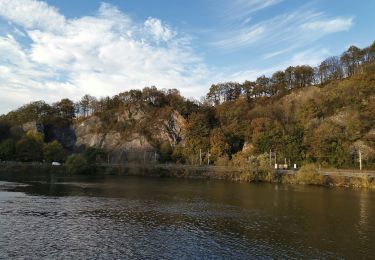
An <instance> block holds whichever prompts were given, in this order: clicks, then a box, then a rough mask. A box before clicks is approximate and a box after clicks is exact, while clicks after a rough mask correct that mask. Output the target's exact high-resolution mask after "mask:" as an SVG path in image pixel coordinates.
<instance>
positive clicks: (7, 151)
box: [0, 139, 16, 161]
mask: <svg viewBox="0 0 375 260" xmlns="http://www.w3.org/2000/svg"><path fill="white" fill-rule="evenodd" d="M15 154H16V143H15V141H14V140H13V139H6V140H4V141H3V142H2V143H1V144H0V160H1V161H10V160H14V159H15Z"/></svg>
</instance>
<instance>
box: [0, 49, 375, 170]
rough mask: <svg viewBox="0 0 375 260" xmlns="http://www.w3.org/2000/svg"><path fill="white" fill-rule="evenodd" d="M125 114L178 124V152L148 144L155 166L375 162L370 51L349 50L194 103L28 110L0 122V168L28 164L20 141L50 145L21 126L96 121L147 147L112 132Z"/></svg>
mask: <svg viewBox="0 0 375 260" xmlns="http://www.w3.org/2000/svg"><path fill="white" fill-rule="evenodd" d="M130 107H132V108H137V109H141V110H142V111H144V112H145V113H146V114H147V113H148V114H150V115H152V116H150V119H149V120H150V122H149V123H150V124H152V123H153V122H152V120H154V121H155V122H156V121H157V120H159V119H160V117H161V116H162V115H164V114H167V113H170V112H171V111H177V112H178V113H179V114H181V115H182V116H183V117H184V118H185V120H186V124H185V125H184V139H183V140H181V142H179V143H165V142H155V140H153V142H152V143H154V144H155V148H156V149H157V150H158V151H159V154H161V155H162V156H160V158H161V160H162V161H173V162H180V163H189V164H199V163H210V164H217V165H228V164H231V165H244V164H252V165H254V164H257V165H261V164H268V165H269V164H270V163H274V162H280V163H281V162H282V163H285V162H287V163H289V162H290V163H297V164H299V165H301V164H304V163H307V162H317V163H321V164H324V165H327V166H332V167H356V166H357V165H358V159H359V158H358V157H359V156H361V159H362V160H363V163H364V165H365V166H366V167H371V166H372V164H373V163H374V162H375V161H374V159H375V145H374V144H375V42H374V43H373V44H372V45H371V46H369V47H367V48H363V49H360V48H358V47H355V46H351V47H350V48H349V49H348V50H347V51H345V52H344V53H343V54H342V55H340V56H338V57H330V58H327V59H326V60H324V61H323V62H322V63H321V64H320V65H319V66H317V67H311V66H308V65H302V66H295V67H288V68H286V69H285V70H284V71H277V72H275V73H274V74H273V75H272V76H270V77H267V76H264V75H263V76H260V77H259V78H257V79H256V80H255V81H245V82H243V83H242V84H241V83H236V82H226V83H218V84H214V85H212V86H211V87H210V90H209V92H208V93H207V95H206V98H205V99H204V100H201V101H196V100H189V99H186V98H184V97H182V96H181V95H180V93H179V91H178V90H176V89H169V90H159V89H157V88H156V87H146V88H144V89H143V90H130V91H125V92H123V93H120V94H118V95H115V96H113V97H104V98H100V99H97V98H95V97H92V96H90V95H85V96H84V97H82V99H81V100H80V101H78V102H73V101H71V100H69V99H62V100H61V101H59V102H56V103H54V104H52V105H49V104H47V103H45V102H44V101H37V102H32V103H30V104H27V105H24V106H22V107H20V108H19V109H17V110H15V111H12V112H10V113H8V114H7V115H3V116H1V117H0V141H1V142H2V143H1V145H0V159H1V160H10V159H13V160H29V161H30V160H34V159H35V158H32V159H30V158H26V157H25V156H24V155H21V154H23V152H22V153H21V152H20V149H21V146H23V145H22V144H23V143H25V139H27V138H28V139H33V138H34V139H38V138H39V139H40V138H42V139H43V138H44V139H43V140H42V142H44V143H46V144H44V146H43V145H41V146H40V149H41V150H43V149H46V148H45V145H47V144H49V143H51V142H52V141H54V140H50V139H48V138H46V137H43V136H42V137H38V136H35V135H34V136H33V135H32V134H31V133H25V132H22V131H21V130H20V128H19V125H22V124H24V123H26V122H29V121H36V122H40V123H41V124H43V125H44V126H45V127H46V126H47V127H48V126H58V127H66V126H70V125H72V124H74V122H75V121H77V120H78V121H83V120H85V119H86V118H87V117H91V116H97V117H98V118H100V120H101V121H102V122H104V123H105V125H106V127H107V129H106V130H107V131H109V130H116V131H128V129H132V131H138V133H140V134H144V135H145V136H146V137H147V133H146V132H145V131H144V129H146V128H147V127H145V126H139V125H137V122H129V126H122V127H121V128H120V127H119V125H118V124H116V122H115V121H116V120H115V119H114V115H115V113H116V112H120V111H123V110H125V109H129V108H130ZM134 129H136V130H134ZM129 131H130V130H129ZM142 131H143V132H142ZM149 135H150V134H149ZM39 139H38V140H39ZM10 140H12V141H10ZM39 141H40V140H39ZM11 142H13V145H12V144H11ZM56 146H58V145H57V144H56V143H55V144H54V148H56ZM9 147H10V148H9ZM43 147H44V148H43ZM25 149H26V148H25ZM21 150H22V149H21ZM26 150H27V149H26ZM47 150H48V149H47ZM30 152H31V150H30ZM70 152H71V151H68V150H67V149H65V153H67V154H69V153H70ZM26 153H27V152H26ZM33 153H35V151H33ZM60 155H61V154H60ZM25 158H26V159H25ZM42 158H43V156H39V157H38V159H39V160H42ZM48 160H53V158H51V159H48Z"/></svg>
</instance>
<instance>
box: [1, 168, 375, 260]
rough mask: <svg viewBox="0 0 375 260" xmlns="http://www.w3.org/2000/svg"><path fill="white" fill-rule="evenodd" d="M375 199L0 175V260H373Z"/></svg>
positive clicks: (247, 187) (195, 183)
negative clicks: (124, 259)
mask: <svg viewBox="0 0 375 260" xmlns="http://www.w3.org/2000/svg"><path fill="white" fill-rule="evenodd" d="M374 245H375V192H371V191H366V190H352V189H338V188H335V189H328V188H322V187H309V186H284V185H272V184H237V183H228V182H220V181H207V180H184V179H158V178H135V177H114V176H112V177H96V178H92V177H91V178H88V177H84V178H82V177H61V176H57V175H52V176H31V175H27V176H25V175H11V174H8V175H4V174H2V175H0V259H3V258H6V259H9V258H27V259H40V258H45V259H61V258H63V259H93V258H95V259H97V258H107V259H108V258H109V259H118V258H128V259H145V258H150V259H160V258H163V259H202V258H206V259H207V258H209V259H223V258H224V259H229V258H230V259H249V258H266V259H267V258H270V259H272V258H277V259H280V258H283V259H285V258H289V259H293V258H295V259H300V258H315V259H327V258H330V259H332V258H333V259H335V258H346V259H374V258H375V252H374Z"/></svg>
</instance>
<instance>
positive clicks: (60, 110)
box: [54, 98, 75, 125]
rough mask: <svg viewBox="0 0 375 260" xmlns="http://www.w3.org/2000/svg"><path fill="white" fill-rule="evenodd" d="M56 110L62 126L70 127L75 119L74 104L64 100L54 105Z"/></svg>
mask: <svg viewBox="0 0 375 260" xmlns="http://www.w3.org/2000/svg"><path fill="white" fill-rule="evenodd" d="M54 109H55V110H56V113H57V115H58V117H59V119H60V123H61V124H62V125H70V124H71V123H72V121H73V119H74V118H75V106H74V102H73V101H71V100H70V99H67V98H64V99H61V100H60V101H59V102H57V103H55V104H54Z"/></svg>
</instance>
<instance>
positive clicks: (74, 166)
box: [66, 154, 90, 175]
mask: <svg viewBox="0 0 375 260" xmlns="http://www.w3.org/2000/svg"><path fill="white" fill-rule="evenodd" d="M66 170H67V173H68V174H73V175H78V174H87V173H89V172H90V166H89V164H88V163H87V161H86V159H85V158H84V157H83V156H82V155H77V154H72V155H70V156H69V157H68V159H67V160H66Z"/></svg>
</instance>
